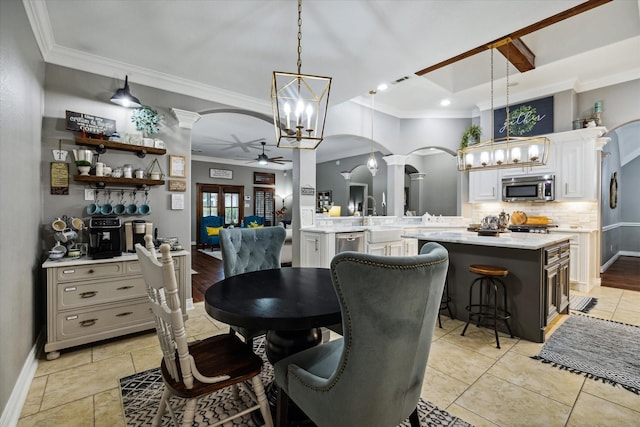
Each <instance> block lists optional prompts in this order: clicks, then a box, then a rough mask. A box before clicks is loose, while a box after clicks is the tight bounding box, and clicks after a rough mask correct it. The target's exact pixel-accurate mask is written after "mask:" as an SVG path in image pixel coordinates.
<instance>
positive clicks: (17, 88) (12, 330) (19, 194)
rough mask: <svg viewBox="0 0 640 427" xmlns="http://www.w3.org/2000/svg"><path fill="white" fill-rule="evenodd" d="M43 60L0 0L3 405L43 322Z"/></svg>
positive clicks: (26, 28)
mask: <svg viewBox="0 0 640 427" xmlns="http://www.w3.org/2000/svg"><path fill="white" fill-rule="evenodd" d="M44 74H45V66H44V61H43V60H42V57H41V56H40V51H39V50H38V47H37V45H36V42H35V39H34V37H33V34H32V32H31V26H30V25H29V21H28V20H27V16H26V14H25V11H24V7H23V6H22V2H21V1H18V0H7V1H4V0H3V1H2V2H0V81H1V82H2V88H1V91H2V96H1V97H0V159H2V167H1V168H0V196H1V198H2V208H1V209H0V242H2V245H3V246H2V250H1V251H0V274H2V285H1V286H2V293H1V295H2V298H0V325H2V327H0V342H1V343H2V350H1V356H0V408H1V409H2V411H4V410H5V409H14V408H7V403H8V400H9V398H10V396H11V393H12V391H13V389H14V387H15V386H16V381H17V379H18V375H19V374H20V373H21V370H22V368H23V365H24V364H25V361H26V360H27V359H28V355H29V352H30V351H31V349H32V347H33V346H34V344H35V342H36V337H37V335H38V333H39V331H40V327H41V325H42V319H43V316H42V307H43V305H42V285H41V283H40V281H39V278H40V251H39V249H38V245H37V243H36V242H38V240H39V231H40V223H41V222H42V215H41V212H42V199H41V197H40V167H39V166H40V156H41V152H40V126H41V119H42V106H43V102H44V89H43V87H44Z"/></svg>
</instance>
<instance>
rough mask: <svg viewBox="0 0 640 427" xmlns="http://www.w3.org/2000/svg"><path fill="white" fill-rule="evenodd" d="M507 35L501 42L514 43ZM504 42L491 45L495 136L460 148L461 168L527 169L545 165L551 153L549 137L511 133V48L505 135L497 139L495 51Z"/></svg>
mask: <svg viewBox="0 0 640 427" xmlns="http://www.w3.org/2000/svg"><path fill="white" fill-rule="evenodd" d="M510 42H511V39H509V38H507V39H505V40H503V41H501V42H499V43H510ZM499 45H500V44H495V45H492V46H489V48H490V49H491V138H490V139H489V140H488V141H484V142H480V143H478V144H474V145H469V146H466V147H462V148H460V149H458V150H457V153H458V170H459V171H464V172H469V171H478V170H488V169H500V168H516V167H517V168H523V169H524V168H526V167H533V166H543V165H545V164H546V163H547V157H548V156H549V146H550V143H551V141H550V140H549V138H546V137H541V136H529V137H515V136H512V135H511V117H510V114H509V50H508V49H507V61H506V63H507V72H506V86H507V89H506V98H507V99H506V106H505V113H506V118H505V129H506V137H505V138H494V137H493V136H494V108H493V50H494V48H497V47H498V46H499Z"/></svg>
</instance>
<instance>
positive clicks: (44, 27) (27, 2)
mask: <svg viewBox="0 0 640 427" xmlns="http://www.w3.org/2000/svg"><path fill="white" fill-rule="evenodd" d="M22 4H23V6H24V10H25V12H26V13H27V19H29V24H31V30H32V31H33V35H34V37H35V39H36V43H37V44H38V48H39V49H40V54H41V55H42V57H43V58H44V60H45V61H47V56H48V54H49V52H50V51H51V49H53V46H54V45H55V40H54V38H53V29H52V28H51V22H50V20H49V12H48V11H47V5H46V4H45V2H44V1H36V0H22Z"/></svg>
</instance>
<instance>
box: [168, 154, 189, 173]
mask: <svg viewBox="0 0 640 427" xmlns="http://www.w3.org/2000/svg"><path fill="white" fill-rule="evenodd" d="M169 176H174V177H176V178H186V177H187V158H186V157H185V156H175V155H170V156H169Z"/></svg>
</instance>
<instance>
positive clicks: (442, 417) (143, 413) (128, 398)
mask: <svg viewBox="0 0 640 427" xmlns="http://www.w3.org/2000/svg"><path fill="white" fill-rule="evenodd" d="M254 346H255V347H256V348H255V351H256V353H258V354H260V355H261V357H262V358H263V359H264V361H265V364H264V367H263V370H262V374H261V375H262V381H263V383H265V384H267V383H269V382H271V380H272V379H273V367H272V366H271V364H270V363H269V362H268V361H267V360H266V357H265V355H264V340H262V339H258V340H255V342H254ZM163 390H164V385H163V383H162V375H161V374H160V370H159V369H158V368H156V369H150V370H148V371H144V372H140V373H138V374H134V375H131V376H128V377H124V378H121V379H120V395H121V397H122V406H123V408H124V418H125V420H126V423H127V426H148V425H151V421H152V420H153V417H154V415H155V414H156V411H157V409H158V403H159V401H160V396H161V395H162V391H163ZM240 397H241V399H242V402H241V403H240V402H234V401H233V400H231V392H230V391H227V390H221V391H220V392H218V393H216V394H213V395H211V396H209V397H206V398H203V399H201V400H200V401H199V402H198V406H197V408H196V417H195V423H194V425H197V426H205V425H209V424H213V423H214V422H215V421H217V420H218V418H217V416H218V415H219V414H221V413H231V412H237V411H238V410H241V409H244V407H246V404H247V402H248V401H249V398H248V396H247V395H246V394H245V393H244V392H242V391H241V392H240ZM181 401H182V399H180V398H178V397H173V398H172V400H171V405H172V406H173V407H174V408H175V407H176V406H179V405H180V404H181ZM418 412H419V414H420V421H421V425H422V426H423V427H424V426H451V427H470V426H471V424H469V423H467V422H465V421H462V420H461V419H460V418H457V417H455V416H453V415H451V414H450V413H448V412H447V411H444V410H442V409H439V408H438V407H436V406H435V405H433V404H432V403H430V402H427V401H426V400H424V399H420V402H419V403H418ZM274 421H275V420H274ZM178 422H182V413H181V412H180V413H179V414H178ZM162 425H163V426H169V425H172V423H171V418H170V417H169V415H165V417H164V418H163V419H162ZM225 426H227V424H225ZM229 426H234V427H255V424H254V423H253V421H252V420H251V417H250V415H246V416H244V417H242V418H238V419H236V420H233V421H232V422H231V423H229ZM400 426H401V427H410V423H409V420H406V421H405V422H403V423H402V424H400Z"/></svg>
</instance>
